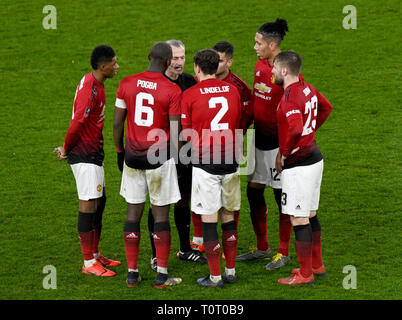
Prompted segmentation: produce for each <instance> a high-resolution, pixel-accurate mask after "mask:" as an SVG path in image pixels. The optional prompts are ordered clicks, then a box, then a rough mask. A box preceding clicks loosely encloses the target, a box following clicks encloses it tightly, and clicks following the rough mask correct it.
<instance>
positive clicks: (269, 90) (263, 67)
mask: <svg viewBox="0 0 402 320" xmlns="http://www.w3.org/2000/svg"><path fill="white" fill-rule="evenodd" d="M272 69H273V66H271V65H269V63H268V60H266V59H263V60H258V61H257V63H256V65H255V69H254V83H253V94H252V99H251V100H252V101H251V103H250V108H247V111H246V113H247V117H250V118H252V119H253V120H254V129H255V130H256V142H255V143H256V147H257V148H259V149H261V150H271V149H275V148H277V147H278V125H277V121H276V109H277V107H278V103H279V101H280V100H281V97H282V95H283V88H282V86H279V85H276V84H274V83H273V73H272ZM300 79H303V77H302V75H300Z"/></svg>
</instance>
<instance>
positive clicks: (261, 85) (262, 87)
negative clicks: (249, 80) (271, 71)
mask: <svg viewBox="0 0 402 320" xmlns="http://www.w3.org/2000/svg"><path fill="white" fill-rule="evenodd" d="M254 88H255V89H257V90H258V92H260V93H270V92H271V90H272V88H271V87H268V86H267V85H266V84H265V83H263V82H260V83H256V84H255V85H254Z"/></svg>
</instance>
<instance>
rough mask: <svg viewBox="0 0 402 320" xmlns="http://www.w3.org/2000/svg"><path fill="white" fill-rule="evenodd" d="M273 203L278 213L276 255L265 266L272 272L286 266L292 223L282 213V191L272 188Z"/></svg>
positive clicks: (287, 216) (286, 215)
mask: <svg viewBox="0 0 402 320" xmlns="http://www.w3.org/2000/svg"><path fill="white" fill-rule="evenodd" d="M272 190H273V192H274V197H275V202H276V204H277V206H278V213H279V219H278V220H279V247H278V252H277V254H276V255H275V256H274V257H273V258H272V261H271V262H269V263H268V264H267V265H266V269H267V270H274V269H278V268H281V267H283V266H285V265H287V264H288V262H289V261H290V258H289V244H290V238H291V235H292V223H291V222H290V216H289V215H288V214H284V213H282V206H281V201H282V189H279V188H273V189H272Z"/></svg>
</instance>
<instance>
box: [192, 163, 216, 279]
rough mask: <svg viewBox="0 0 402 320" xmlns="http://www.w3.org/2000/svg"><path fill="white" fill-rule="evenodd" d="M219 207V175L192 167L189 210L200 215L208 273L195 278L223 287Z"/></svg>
mask: <svg viewBox="0 0 402 320" xmlns="http://www.w3.org/2000/svg"><path fill="white" fill-rule="evenodd" d="M221 207H222V200H221V176H218V175H213V174H210V173H208V172H206V171H204V170H202V169H200V168H197V167H194V168H193V181H192V191H191V210H192V211H193V212H195V213H196V214H199V215H201V219H202V235H203V239H204V250H205V255H206V257H207V261H208V266H209V275H208V276H206V277H205V278H199V279H198V280H197V284H198V285H200V286H211V287H223V281H222V276H221V270H220V244H219V238H218V230H217V225H218V210H219V209H220V208H221Z"/></svg>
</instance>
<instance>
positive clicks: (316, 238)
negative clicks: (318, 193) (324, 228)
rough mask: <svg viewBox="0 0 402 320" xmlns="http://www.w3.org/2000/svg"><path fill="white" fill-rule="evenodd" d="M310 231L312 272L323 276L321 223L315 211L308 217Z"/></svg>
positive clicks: (324, 272)
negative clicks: (311, 234) (311, 236)
mask: <svg viewBox="0 0 402 320" xmlns="http://www.w3.org/2000/svg"><path fill="white" fill-rule="evenodd" d="M309 221H310V225H311V231H312V233H313V247H312V268H313V273H314V274H315V275H317V276H324V275H325V274H326V271H325V267H324V264H323V262H322V248H321V224H320V221H319V219H318V216H317V212H316V211H311V212H310V217H309Z"/></svg>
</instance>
